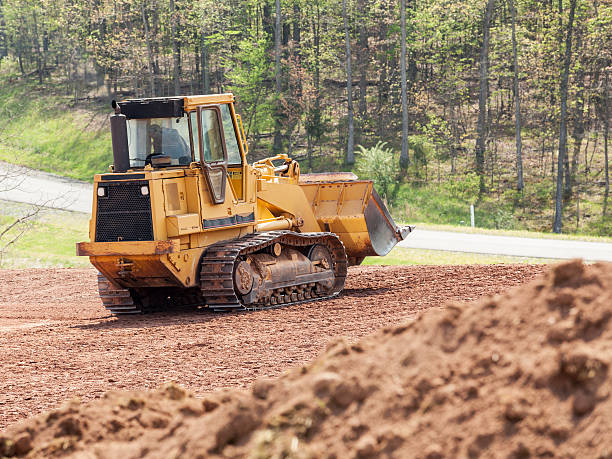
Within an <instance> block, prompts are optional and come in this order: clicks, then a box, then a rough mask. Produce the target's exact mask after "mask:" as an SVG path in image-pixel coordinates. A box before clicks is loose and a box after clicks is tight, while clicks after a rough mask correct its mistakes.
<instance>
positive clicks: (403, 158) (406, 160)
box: [400, 0, 410, 169]
mask: <svg viewBox="0 0 612 459" xmlns="http://www.w3.org/2000/svg"><path fill="white" fill-rule="evenodd" d="M400 18H401V19H400V22H401V23H400V28H401V35H402V38H401V40H402V43H401V55H400V70H401V72H400V73H401V77H400V78H401V79H402V82H401V83H402V153H401V154H400V167H401V168H402V169H406V168H407V167H408V164H410V156H408V94H407V88H406V0H400Z"/></svg>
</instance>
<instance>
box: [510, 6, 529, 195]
mask: <svg viewBox="0 0 612 459" xmlns="http://www.w3.org/2000/svg"><path fill="white" fill-rule="evenodd" d="M510 14H511V15H512V60H513V67H514V100H515V106H516V107H515V108H516V111H515V115H514V118H515V125H516V128H515V129H516V179H517V181H516V188H517V189H518V190H519V191H522V190H523V188H524V187H525V184H524V182H523V156H522V141H521V96H520V92H519V77H518V76H519V71H518V57H517V50H516V10H515V9H514V0H510Z"/></svg>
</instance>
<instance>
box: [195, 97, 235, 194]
mask: <svg viewBox="0 0 612 459" xmlns="http://www.w3.org/2000/svg"><path fill="white" fill-rule="evenodd" d="M197 125H198V144H199V150H200V155H199V156H200V158H199V159H200V163H201V165H202V172H203V174H204V177H205V179H206V184H207V185H208V190H209V193H210V199H211V201H212V202H213V203H214V204H222V203H224V202H225V188H226V185H227V150H226V146H225V136H224V133H223V124H222V123H221V111H220V109H219V106H217V105H213V106H206V107H198V110H197ZM194 141H195V139H194Z"/></svg>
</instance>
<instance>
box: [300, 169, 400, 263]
mask: <svg viewBox="0 0 612 459" xmlns="http://www.w3.org/2000/svg"><path fill="white" fill-rule="evenodd" d="M300 186H301V187H302V189H303V190H304V193H305V194H306V197H307V199H308V201H309V202H310V204H311V206H312V210H313V212H314V214H315V216H316V218H317V221H318V223H319V226H320V227H321V230H322V231H331V232H333V233H336V234H337V235H338V237H339V238H340V240H341V241H342V243H343V244H344V247H345V249H346V254H347V256H348V258H349V262H351V264H359V263H360V262H361V260H363V258H364V257H366V256H375V255H378V256H384V255H386V254H387V253H389V251H390V250H391V249H392V248H393V247H394V246H395V245H396V244H397V243H398V242H400V241H402V240H403V239H404V238H405V237H406V236H407V235H408V233H410V232H411V231H412V227H410V226H406V227H402V228H400V227H398V226H397V225H396V224H395V222H394V221H393V218H392V217H391V215H390V214H389V211H388V210H387V207H386V206H385V204H384V202H383V201H382V199H381V198H380V196H379V195H378V193H377V192H376V190H375V189H374V186H373V183H372V182H371V181H369V180H357V176H355V175H354V174H352V173H350V172H349V173H346V172H340V173H335V174H330V173H326V174H307V175H302V176H301V177H300Z"/></svg>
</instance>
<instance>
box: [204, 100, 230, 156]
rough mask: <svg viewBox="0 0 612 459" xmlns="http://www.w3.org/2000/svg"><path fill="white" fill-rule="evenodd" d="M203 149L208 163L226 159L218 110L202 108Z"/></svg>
mask: <svg viewBox="0 0 612 459" xmlns="http://www.w3.org/2000/svg"><path fill="white" fill-rule="evenodd" d="M202 149H203V150H204V151H203V156H204V161H206V162H207V163H214V162H222V161H225V156H224V154H223V139H222V138H221V130H220V129H219V118H218V115H217V111H216V110H202Z"/></svg>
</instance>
